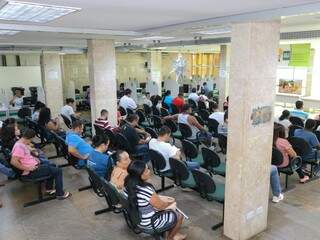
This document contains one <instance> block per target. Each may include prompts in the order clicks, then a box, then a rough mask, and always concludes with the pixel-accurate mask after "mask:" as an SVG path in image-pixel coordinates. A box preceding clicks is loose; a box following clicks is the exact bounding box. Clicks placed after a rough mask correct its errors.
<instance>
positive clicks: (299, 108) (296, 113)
mask: <svg viewBox="0 0 320 240" xmlns="http://www.w3.org/2000/svg"><path fill="white" fill-rule="evenodd" d="M290 115H291V116H292V117H299V118H301V119H302V120H307V119H308V117H309V114H308V113H306V112H305V111H303V101H301V100H298V101H296V108H295V109H294V110H292V111H291V112H290Z"/></svg>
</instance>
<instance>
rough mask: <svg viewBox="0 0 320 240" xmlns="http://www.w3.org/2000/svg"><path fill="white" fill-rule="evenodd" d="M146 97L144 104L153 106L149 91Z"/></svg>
mask: <svg viewBox="0 0 320 240" xmlns="http://www.w3.org/2000/svg"><path fill="white" fill-rule="evenodd" d="M145 97H146V98H145V99H144V102H143V103H144V104H147V105H148V106H149V107H152V102H151V100H150V93H149V92H146V95H145Z"/></svg>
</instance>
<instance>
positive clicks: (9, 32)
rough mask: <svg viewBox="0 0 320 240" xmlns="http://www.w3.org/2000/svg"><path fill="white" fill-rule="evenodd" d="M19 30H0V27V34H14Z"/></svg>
mask: <svg viewBox="0 0 320 240" xmlns="http://www.w3.org/2000/svg"><path fill="white" fill-rule="evenodd" d="M19 32H20V31H14V30H1V29H0V35H9V36H12V35H16V34H17V33H19Z"/></svg>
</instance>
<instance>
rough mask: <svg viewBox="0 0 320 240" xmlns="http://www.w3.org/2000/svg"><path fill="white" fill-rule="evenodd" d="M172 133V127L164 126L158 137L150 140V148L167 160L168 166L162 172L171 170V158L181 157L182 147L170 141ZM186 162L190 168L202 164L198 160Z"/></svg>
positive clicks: (197, 167) (195, 167) (198, 166)
mask: <svg viewBox="0 0 320 240" xmlns="http://www.w3.org/2000/svg"><path fill="white" fill-rule="evenodd" d="M170 135H171V130H170V128H169V127H167V126H163V127H162V128H160V130H159V132H158V138H157V139H155V138H153V139H151V140H150V142H149V149H152V150H155V151H157V152H159V153H160V154H162V156H163V157H164V159H165V160H166V166H165V168H164V169H162V172H165V171H168V170H170V163H169V158H175V159H179V160H180V159H181V151H180V149H179V148H177V147H175V146H173V145H171V144H170V143H169V141H170ZM186 164H187V167H188V168H189V169H190V170H193V169H199V168H200V165H199V163H197V162H186Z"/></svg>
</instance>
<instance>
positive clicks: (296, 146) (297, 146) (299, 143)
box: [288, 137, 319, 178]
mask: <svg viewBox="0 0 320 240" xmlns="http://www.w3.org/2000/svg"><path fill="white" fill-rule="evenodd" d="M288 140H289V142H290V144H291V145H292V148H293V150H294V151H295V152H296V153H297V155H298V156H300V157H301V158H302V164H310V178H311V177H313V171H314V167H315V166H316V165H318V164H319V163H318V154H317V151H316V150H315V151H314V158H311V159H308V158H307V159H306V158H305V156H306V155H307V154H308V153H309V149H310V146H309V144H308V142H306V141H305V140H304V139H302V138H298V137H290V138H289V139H288Z"/></svg>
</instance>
